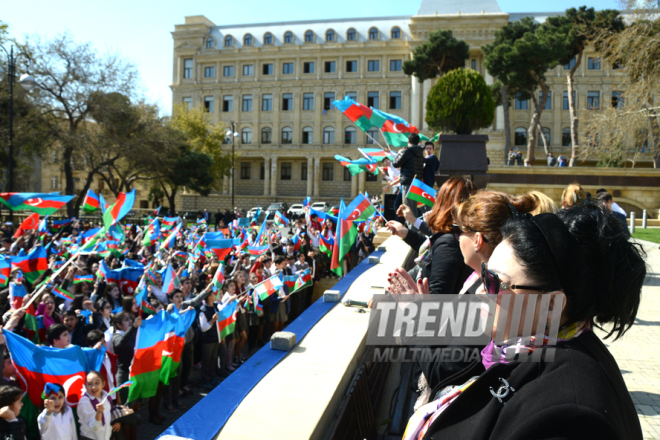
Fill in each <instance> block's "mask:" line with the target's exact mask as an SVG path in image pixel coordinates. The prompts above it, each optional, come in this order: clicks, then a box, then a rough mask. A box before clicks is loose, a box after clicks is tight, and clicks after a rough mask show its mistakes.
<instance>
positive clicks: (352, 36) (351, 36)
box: [346, 29, 357, 41]
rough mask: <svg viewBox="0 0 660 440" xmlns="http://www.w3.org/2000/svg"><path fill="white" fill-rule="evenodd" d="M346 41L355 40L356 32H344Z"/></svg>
mask: <svg viewBox="0 0 660 440" xmlns="http://www.w3.org/2000/svg"><path fill="white" fill-rule="evenodd" d="M346 39H347V40H348V41H355V40H357V32H356V31H355V29H349V30H348V32H346Z"/></svg>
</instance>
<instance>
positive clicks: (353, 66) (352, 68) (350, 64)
mask: <svg viewBox="0 0 660 440" xmlns="http://www.w3.org/2000/svg"><path fill="white" fill-rule="evenodd" d="M346 72H357V61H346Z"/></svg>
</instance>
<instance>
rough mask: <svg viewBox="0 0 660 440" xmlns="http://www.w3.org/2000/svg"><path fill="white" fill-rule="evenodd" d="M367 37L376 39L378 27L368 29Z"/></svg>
mask: <svg viewBox="0 0 660 440" xmlns="http://www.w3.org/2000/svg"><path fill="white" fill-rule="evenodd" d="M369 39H370V40H378V29H376V28H371V29H369Z"/></svg>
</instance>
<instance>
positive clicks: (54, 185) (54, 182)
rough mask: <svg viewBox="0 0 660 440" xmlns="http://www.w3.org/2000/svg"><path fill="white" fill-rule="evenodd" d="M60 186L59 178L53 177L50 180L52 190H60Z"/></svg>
mask: <svg viewBox="0 0 660 440" xmlns="http://www.w3.org/2000/svg"><path fill="white" fill-rule="evenodd" d="M58 188H59V185H58V182H57V177H55V176H53V177H51V178H50V189H58Z"/></svg>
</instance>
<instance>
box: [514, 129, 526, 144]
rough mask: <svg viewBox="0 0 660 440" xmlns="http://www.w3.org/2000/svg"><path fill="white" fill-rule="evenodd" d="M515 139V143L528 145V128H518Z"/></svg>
mask: <svg viewBox="0 0 660 440" xmlns="http://www.w3.org/2000/svg"><path fill="white" fill-rule="evenodd" d="M513 139H514V140H513V144H514V145H527V129H526V128H523V127H518V128H516V132H515V133H514V137H513Z"/></svg>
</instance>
